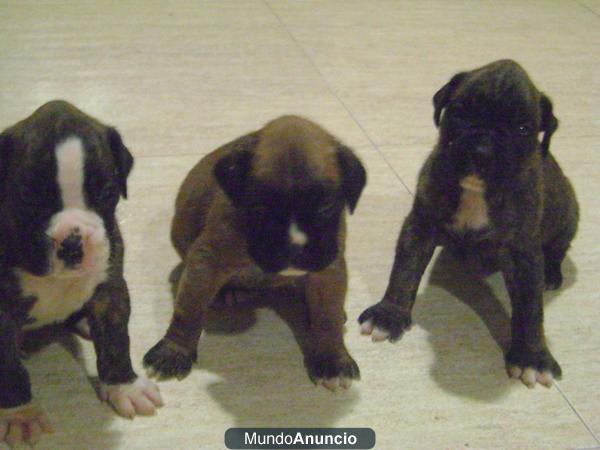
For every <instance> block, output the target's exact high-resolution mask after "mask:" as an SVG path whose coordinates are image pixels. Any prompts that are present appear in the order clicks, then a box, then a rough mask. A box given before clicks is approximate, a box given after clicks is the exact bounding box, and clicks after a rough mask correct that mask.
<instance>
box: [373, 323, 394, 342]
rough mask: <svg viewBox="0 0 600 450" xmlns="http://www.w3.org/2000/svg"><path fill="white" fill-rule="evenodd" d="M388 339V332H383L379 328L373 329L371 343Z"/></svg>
mask: <svg viewBox="0 0 600 450" xmlns="http://www.w3.org/2000/svg"><path fill="white" fill-rule="evenodd" d="M389 338H390V332H389V331H387V330H383V329H381V328H379V327H375V329H374V330H373V332H372V333H371V340H372V341H373V342H383V341H385V340H387V339H389Z"/></svg>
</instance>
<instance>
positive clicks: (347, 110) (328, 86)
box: [263, 0, 414, 195]
mask: <svg viewBox="0 0 600 450" xmlns="http://www.w3.org/2000/svg"><path fill="white" fill-rule="evenodd" d="M263 4H264V5H265V6H266V7H267V9H268V10H269V11H270V12H271V14H273V16H274V17H275V18H276V19H277V21H278V22H279V24H280V25H281V27H282V28H283V29H284V30H285V32H286V33H287V34H288V36H289V37H290V38H291V39H292V40H293V41H294V43H295V44H296V46H297V47H298V48H299V49H300V51H301V52H302V54H303V55H304V57H305V58H306V59H308V61H309V62H310V64H311V65H312V66H313V68H314V69H315V70H316V71H317V73H318V74H319V77H320V78H321V80H322V81H323V82H324V83H325V86H327V90H329V92H330V93H331V94H332V95H333V96H334V97H335V98H336V100H337V101H338V103H339V104H340V105H341V106H342V107H343V108H344V109H345V110H346V112H347V113H348V115H349V116H350V118H351V119H352V121H353V122H354V123H355V124H356V126H358V128H359V129H360V131H361V132H362V133H363V135H364V136H365V138H366V139H367V140H368V141H369V144H370V145H371V147H372V148H373V149H374V150H375V151H376V152H377V153H379V155H380V156H381V157H382V158H383V160H384V161H385V163H386V164H387V165H388V167H389V168H390V169H391V171H392V172H393V173H394V175H395V177H396V178H397V179H398V181H400V183H401V184H402V186H404V189H406V190H407V191H408V193H409V194H410V195H414V194H413V192H412V191H411V189H409V187H408V186H407V185H406V183H404V181H403V180H402V178H401V177H400V175H399V174H398V172H396V169H394V167H393V166H392V165H391V164H390V162H389V160H388V159H387V158H386V157H385V155H384V154H383V152H382V151H381V150H380V149H379V146H378V145H377V144H375V142H374V141H373V139H372V138H371V136H370V135H369V133H367V130H365V128H364V127H363V126H362V124H361V123H360V122H359V121H358V119H357V118H356V117H355V115H354V113H353V112H352V110H351V109H350V108H349V107H348V105H347V104H346V103H345V102H344V101H343V100H342V99H341V97H340V96H339V95H338V94H337V93H336V92H335V90H334V89H333V87H332V86H331V84H330V83H329V81H327V78H325V75H323V72H321V70H320V69H319V67H318V66H317V64H316V63H315V61H314V60H313V59H312V57H311V56H310V55H309V54H308V52H307V51H306V50H305V48H304V47H303V46H302V44H300V42H299V41H298V39H296V36H294V34H293V33H292V31H291V30H290V28H289V27H288V26H287V25H286V24H285V22H284V21H283V19H282V18H281V17H279V14H277V13H276V12H275V10H274V9H273V8H272V7H271V5H270V4H269V2H268V0H263Z"/></svg>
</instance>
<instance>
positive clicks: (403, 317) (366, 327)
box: [358, 302, 412, 342]
mask: <svg viewBox="0 0 600 450" xmlns="http://www.w3.org/2000/svg"><path fill="white" fill-rule="evenodd" d="M358 322H359V323H360V325H361V328H360V330H361V333H362V334H364V335H367V336H369V335H370V336H371V340H372V341H373V342H381V341H385V340H389V341H390V342H394V341H397V340H398V339H400V337H401V336H402V334H403V333H404V332H405V331H407V330H409V329H410V327H411V325H412V320H411V317H410V314H408V313H407V312H406V311H404V310H401V309H400V308H398V307H397V306H396V305H394V304H391V303H384V302H379V303H377V304H375V305H373V306H371V307H369V308H367V309H366V310H365V311H363V313H362V314H361V315H360V317H359V318H358Z"/></svg>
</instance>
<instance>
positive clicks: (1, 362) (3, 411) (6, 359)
mask: <svg viewBox="0 0 600 450" xmlns="http://www.w3.org/2000/svg"><path fill="white" fill-rule="evenodd" d="M19 333H20V330H19V328H18V325H17V324H16V322H15V321H14V320H13V318H12V317H11V316H10V315H9V314H7V313H5V312H2V311H0V443H1V442H6V443H7V444H8V445H10V446H17V445H20V444H23V443H24V444H28V445H34V444H35V443H36V442H37V441H38V439H39V437H40V435H41V434H42V433H52V431H53V430H52V426H51V425H50V422H49V421H48V418H47V416H46V414H45V413H44V411H43V410H42V409H40V408H39V407H37V406H35V405H33V404H32V402H31V385H30V383H29V374H28V373H27V370H26V369H25V367H24V366H23V363H22V362H21V361H20V359H19V349H18V347H17V342H18V335H19Z"/></svg>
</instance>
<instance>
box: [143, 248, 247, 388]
mask: <svg viewBox="0 0 600 450" xmlns="http://www.w3.org/2000/svg"><path fill="white" fill-rule="evenodd" d="M217 249H218V247H213V246H211V245H209V244H207V243H203V242H202V241H201V240H197V241H196V242H195V243H194V244H192V247H191V248H190V250H189V252H188V255H187V257H186V260H185V268H184V270H183V273H182V274H181V278H180V280H179V286H178V289H177V296H176V298H175V310H174V311H173V317H172V319H171V324H170V325H169V328H168V329H167V333H166V334H165V337H163V338H162V339H161V340H160V341H159V342H158V343H157V344H156V345H155V346H154V347H152V348H151V349H150V350H149V351H148V352H147V353H146V355H145V356H144V366H145V367H146V368H147V369H148V372H149V373H150V374H152V375H157V376H158V377H159V378H160V379H168V378H172V377H176V378H177V379H179V380H181V379H183V378H185V377H186V376H187V375H188V374H189V373H190V371H191V369H192V364H193V363H194V362H195V361H196V358H197V346H198V339H199V338H200V335H201V334H202V320H203V317H204V315H205V313H206V311H207V309H208V307H209V304H210V302H211V301H212V300H213V298H214V297H215V296H216V295H217V293H218V292H219V290H220V289H221V287H223V285H225V283H226V282H227V280H228V279H229V278H230V277H231V276H232V275H233V273H235V271H236V269H237V267H236V266H235V265H234V264H233V261H234V260H235V258H233V259H231V263H228V259H227V258H226V257H225V255H226V251H225V250H224V249H223V250H217Z"/></svg>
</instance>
